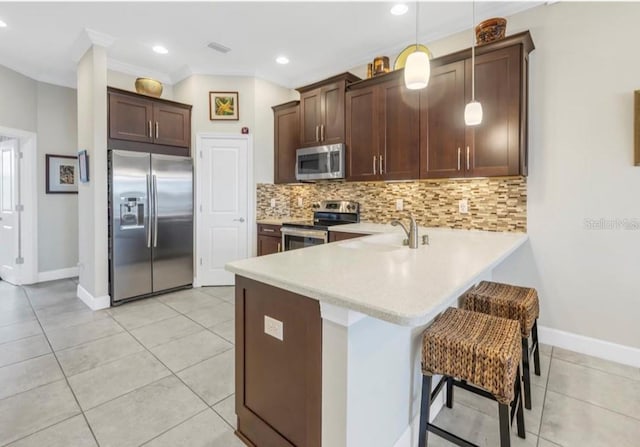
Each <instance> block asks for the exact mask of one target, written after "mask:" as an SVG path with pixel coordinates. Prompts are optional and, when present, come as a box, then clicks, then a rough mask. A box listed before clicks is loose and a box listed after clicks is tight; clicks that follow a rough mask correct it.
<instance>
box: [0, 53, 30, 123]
mask: <svg viewBox="0 0 640 447" xmlns="http://www.w3.org/2000/svg"><path fill="white" fill-rule="evenodd" d="M36 84H37V82H36V81H34V80H33V79H31V78H28V77H26V76H23V75H21V74H20V73H17V72H15V71H13V70H10V69H9V68H7V67H4V66H2V65H0V92H2V96H1V98H0V126H4V127H10V128H13V129H21V130H28V131H30V132H35V131H36V126H37V116H36V109H37V107H38V106H37V95H38V94H37V91H36Z"/></svg>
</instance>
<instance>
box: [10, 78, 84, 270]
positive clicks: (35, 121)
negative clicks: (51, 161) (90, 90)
mask: <svg viewBox="0 0 640 447" xmlns="http://www.w3.org/2000/svg"><path fill="white" fill-rule="evenodd" d="M0 91H2V101H0V126H3V127H9V128H13V129H20V130H27V131H30V132H35V133H36V134H37V150H38V156H37V170H36V175H37V180H36V181H37V191H38V203H37V207H38V238H37V239H38V261H37V267H38V271H39V272H48V271H52V270H60V269H67V268H73V267H76V265H77V263H78V236H77V235H78V214H77V213H78V196H77V195H74V194H46V193H45V191H46V189H45V154H62V155H75V154H76V153H77V147H78V146H77V142H76V136H77V131H76V128H77V126H76V118H77V114H76V93H75V90H73V89H69V88H66V87H58V86H55V85H51V84H46V83H43V82H38V81H35V80H33V79H31V78H28V77H26V76H23V75H21V74H20V73H17V72H15V71H12V70H10V69H8V68H6V67H3V66H0Z"/></svg>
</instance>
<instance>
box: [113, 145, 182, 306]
mask: <svg viewBox="0 0 640 447" xmlns="http://www.w3.org/2000/svg"><path fill="white" fill-rule="evenodd" d="M109 154H110V155H109V283H110V294H111V302H112V304H118V303H119V302H123V301H127V300H130V299H133V298H142V297H144V296H148V295H152V294H156V293H158V292H162V291H165V290H171V289H177V288H181V287H185V286H189V285H191V284H192V282H193V161H192V159H191V158H189V157H179V156H174V155H157V154H149V153H144V152H130V151H117V150H112V151H110V153H109Z"/></svg>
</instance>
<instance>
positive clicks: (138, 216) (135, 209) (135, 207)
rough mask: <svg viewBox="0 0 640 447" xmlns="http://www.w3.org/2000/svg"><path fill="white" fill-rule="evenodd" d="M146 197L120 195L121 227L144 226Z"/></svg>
mask: <svg viewBox="0 0 640 447" xmlns="http://www.w3.org/2000/svg"><path fill="white" fill-rule="evenodd" d="M145 200H146V199H145V198H144V197H135V196H126V195H123V196H120V229H121V230H127V229H133V228H141V227H144V201H145Z"/></svg>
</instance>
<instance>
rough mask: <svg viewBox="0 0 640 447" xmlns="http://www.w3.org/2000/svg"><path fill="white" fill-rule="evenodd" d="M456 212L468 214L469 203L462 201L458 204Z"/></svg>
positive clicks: (465, 200)
mask: <svg viewBox="0 0 640 447" xmlns="http://www.w3.org/2000/svg"><path fill="white" fill-rule="evenodd" d="M458 211H459V212H460V214H469V201H468V200H467V199H462V200H460V201H459V202H458Z"/></svg>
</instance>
